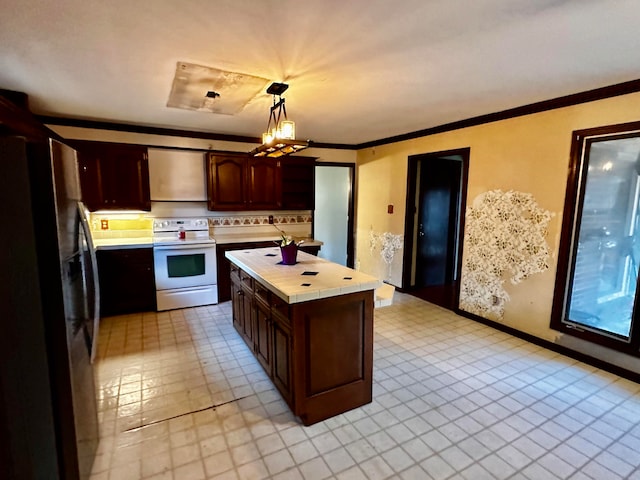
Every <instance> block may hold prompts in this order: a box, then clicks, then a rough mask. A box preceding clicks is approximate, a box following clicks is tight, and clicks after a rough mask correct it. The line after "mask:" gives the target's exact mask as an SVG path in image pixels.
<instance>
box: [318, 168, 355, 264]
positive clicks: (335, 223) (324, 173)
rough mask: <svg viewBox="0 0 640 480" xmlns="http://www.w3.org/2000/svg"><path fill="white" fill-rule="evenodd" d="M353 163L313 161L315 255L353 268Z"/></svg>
mask: <svg viewBox="0 0 640 480" xmlns="http://www.w3.org/2000/svg"><path fill="white" fill-rule="evenodd" d="M354 195H355V164H352V163H332V162H316V180H315V210H314V213H313V236H314V238H317V239H318V240H320V241H322V242H323V245H322V247H321V248H320V252H318V256H319V257H320V258H324V259H327V260H330V261H332V262H335V263H338V264H340V265H344V266H346V267H349V268H353V250H354V247H353V228H354V227H353V205H354Z"/></svg>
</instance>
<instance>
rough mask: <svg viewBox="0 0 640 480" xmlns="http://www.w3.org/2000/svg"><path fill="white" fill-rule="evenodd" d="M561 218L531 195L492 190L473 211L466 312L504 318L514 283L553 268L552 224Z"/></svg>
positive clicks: (463, 292)
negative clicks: (507, 284) (507, 287)
mask: <svg viewBox="0 0 640 480" xmlns="http://www.w3.org/2000/svg"><path fill="white" fill-rule="evenodd" d="M554 216H555V214H554V213H553V212H550V211H547V210H544V209H542V208H540V207H539V206H538V204H537V202H536V201H535V199H534V197H533V195H532V194H530V193H523V192H516V191H513V190H509V191H507V192H503V191H502V190H491V191H488V192H485V193H482V194H480V195H478V196H477V197H476V198H475V199H474V201H473V204H472V206H471V207H469V208H468V209H467V213H466V221H465V238H464V249H465V251H464V257H463V264H462V272H461V282H460V305H459V306H460V309H461V310H464V311H466V312H469V313H473V314H475V315H479V316H481V317H484V318H487V319H490V320H502V319H503V317H504V308H505V304H506V303H508V302H509V300H510V297H509V294H508V293H507V291H506V290H505V288H504V282H505V280H506V279H508V280H509V282H510V283H511V284H513V285H517V284H519V283H521V282H523V281H524V280H526V279H527V278H528V277H530V276H531V275H534V274H537V273H542V272H544V271H545V270H547V269H548V268H549V259H550V256H551V255H550V253H549V245H548V244H547V241H546V238H547V236H548V226H549V221H550V220H551V218H553V217H554Z"/></svg>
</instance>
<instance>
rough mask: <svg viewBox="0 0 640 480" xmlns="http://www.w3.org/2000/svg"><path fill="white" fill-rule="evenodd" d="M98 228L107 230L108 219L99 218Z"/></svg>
mask: <svg viewBox="0 0 640 480" xmlns="http://www.w3.org/2000/svg"><path fill="white" fill-rule="evenodd" d="M100 228H101V229H102V230H109V220H108V219H106V218H103V219H102V220H100Z"/></svg>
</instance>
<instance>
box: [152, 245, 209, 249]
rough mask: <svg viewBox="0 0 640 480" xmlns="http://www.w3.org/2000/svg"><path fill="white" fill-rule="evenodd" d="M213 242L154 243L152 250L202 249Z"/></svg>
mask: <svg viewBox="0 0 640 480" xmlns="http://www.w3.org/2000/svg"><path fill="white" fill-rule="evenodd" d="M215 246H216V244H215V243H190V244H187V245H154V247H153V249H154V250H187V249H195V248H198V249H202V248H212V247H215Z"/></svg>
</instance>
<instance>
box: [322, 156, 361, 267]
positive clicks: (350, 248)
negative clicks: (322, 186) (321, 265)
mask: <svg viewBox="0 0 640 480" xmlns="http://www.w3.org/2000/svg"><path fill="white" fill-rule="evenodd" d="M315 166H316V168H317V167H347V168H348V169H349V178H350V186H349V204H348V206H347V215H348V216H349V218H348V219H347V267H349V268H353V265H354V245H355V242H354V228H355V227H354V225H355V219H354V211H355V209H354V205H355V198H356V164H355V163H349V162H316V164H315ZM311 215H312V218H313V220H314V221H313V222H312V227H311V234H312V235H313V237H314V238H315V208H314V210H313V211H312V212H311ZM321 248H322V247H321Z"/></svg>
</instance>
